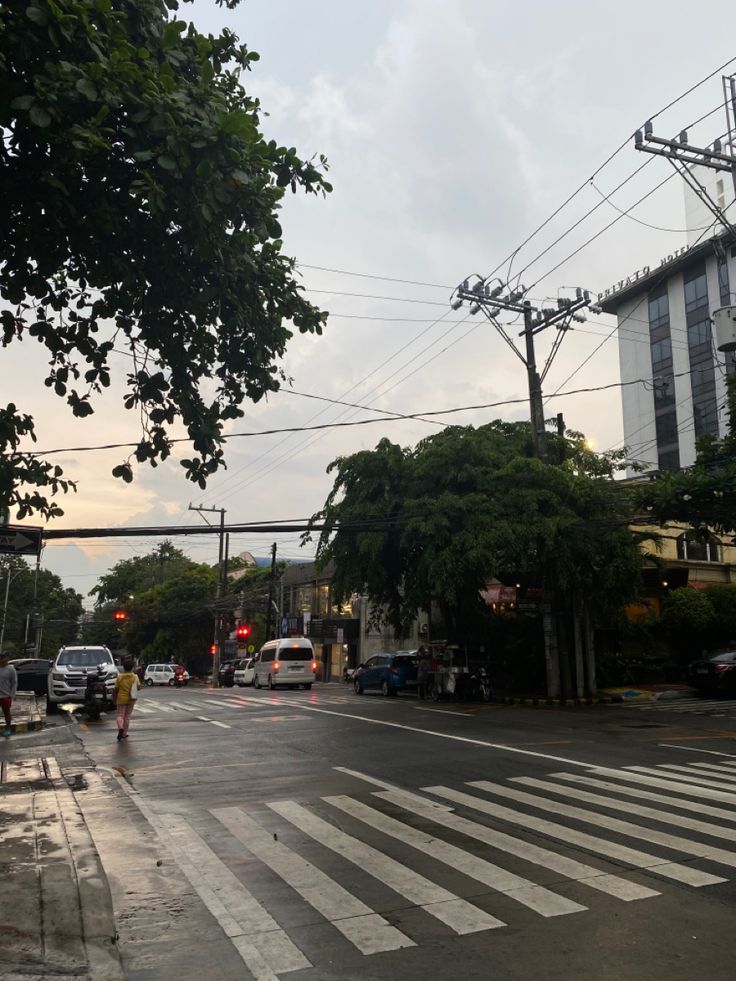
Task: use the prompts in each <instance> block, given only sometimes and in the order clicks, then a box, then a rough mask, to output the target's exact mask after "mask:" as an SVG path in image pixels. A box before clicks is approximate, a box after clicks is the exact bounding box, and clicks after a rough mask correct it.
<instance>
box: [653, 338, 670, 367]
mask: <svg viewBox="0 0 736 981" xmlns="http://www.w3.org/2000/svg"><path fill="white" fill-rule="evenodd" d="M671 360H672V341H671V340H670V338H669V337H665V338H664V340H661V341H655V342H654V343H653V344H652V365H653V366H656V365H658V364H662V362H663V361H671Z"/></svg>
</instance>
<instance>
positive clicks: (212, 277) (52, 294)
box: [0, 0, 331, 516]
mask: <svg viewBox="0 0 736 981" xmlns="http://www.w3.org/2000/svg"><path fill="white" fill-rule="evenodd" d="M178 10H179V2H178V0H29V2H28V3H8V4H3V5H2V18H1V19H0V129H1V130H2V134H3V139H2V141H0V227H2V230H3V233H2V242H1V243H0V298H1V299H2V301H3V306H4V309H2V311H0V339H1V342H2V345H3V346H7V345H9V344H11V343H13V342H14V341H19V340H26V341H27V340H29V339H31V338H32V339H35V340H36V341H38V342H39V343H40V344H42V345H44V347H45V348H46V349H47V351H48V353H49V371H48V374H47V377H46V379H45V384H46V385H47V386H48V387H50V388H51V389H52V390H53V391H54V392H55V393H56V394H57V395H58V396H59V397H60V398H62V399H65V400H66V402H67V404H68V405H69V407H70V409H71V411H72V412H73V413H74V415H75V416H78V417H85V416H88V415H90V414H91V413H92V412H93V403H94V398H95V395H97V394H98V393H100V392H101V391H102V390H103V389H105V388H107V387H108V386H109V385H110V381H111V365H110V356H111V354H112V352H113V351H116V352H117V351H122V352H123V353H126V354H128V355H129V356H130V370H129V371H128V374H127V385H128V389H127V394H126V396H125V407H126V408H128V409H131V410H134V412H135V418H136V419H137V420H138V421H139V425H140V438H139V440H138V443H137V446H136V448H135V451H134V453H133V454H132V455H131V457H128V458H127V459H125V460H123V461H122V462H120V463H119V464H118V465H117V466H116V467H115V468H114V470H113V474H114V475H115V476H117V477H120V478H122V479H123V480H125V481H130V480H132V479H133V467H132V462H131V461H133V458H134V460H135V461H137V462H140V463H143V462H146V461H148V462H149V463H150V464H151V465H153V466H155V465H156V463H157V462H158V461H161V460H164V459H165V458H166V457H167V456H168V455H169V451H170V442H169V439H170V429H171V427H172V425H173V424H174V423H175V422H179V421H180V422H182V423H183V424H184V426H185V428H186V431H187V433H188V436H189V437H190V438H191V440H192V443H193V447H194V455H192V456H191V457H190V458H189V459H186V460H183V461H182V464H183V466H184V468H185V470H186V475H187V477H188V478H189V479H190V480H192V481H194V482H196V483H198V484H199V485H200V486H202V487H204V486H205V483H206V479H207V477H208V476H209V475H210V474H212V473H213V472H214V471H215V470H217V468H218V467H219V466H220V465H221V464H222V463H223V451H222V428H223V424H225V423H226V422H227V421H228V420H232V419H235V418H237V417H240V416H242V415H243V409H242V408H241V405H242V403H243V401H244V400H246V399H251V400H254V401H257V400H259V399H260V398H262V397H263V396H264V395H265V394H267V393H268V392H272V391H275V390H277V389H278V387H279V383H280V380H281V379H282V377H283V376H282V374H281V371H280V369H279V368H278V367H277V361H278V359H279V358H280V357H281V356H282V355H283V354H284V351H285V348H286V345H287V342H288V340H289V338H290V337H291V336H292V332H293V330H298V331H301V332H313V333H318V334H319V333H321V331H322V327H323V324H324V322H325V319H326V315H325V314H323V313H321V312H320V311H319V310H318V309H316V308H315V307H314V306H312V305H311V304H310V303H309V302H307V300H306V299H305V298H304V295H303V292H302V291H301V289H300V288H299V286H298V285H297V282H296V280H295V277H294V261H293V260H292V259H290V258H288V257H287V256H285V255H284V253H283V245H282V241H281V226H280V224H279V221H278V211H279V207H280V202H281V200H282V197H283V195H284V193H285V191H286V190H287V189H289V188H291V190H292V191H294V192H296V191H297V190H298V189H300V188H301V189H303V190H304V191H307V192H312V193H325V192H327V191H329V190H330V189H331V188H330V185H329V184H328V183H327V182H326V180H325V178H324V170H325V167H326V164H325V161H324V158H320V159H319V160H318V161H317V162H313V161H309V160H307V161H305V160H302V159H301V158H300V157H299V155H298V154H297V151H296V150H295V149H294V148H287V147H283V146H278V145H277V144H276V143H275V142H274V141H272V140H271V141H268V140H266V138H265V137H264V136H263V134H262V132H261V121H260V116H261V109H260V105H259V103H258V101H257V100H256V99H253V98H251V97H250V96H248V94H247V93H246V91H245V89H244V88H243V85H242V81H241V79H242V75H243V73H245V72H246V71H249V70H250V69H251V66H252V65H253V63H254V62H255V61H256V60H257V59H258V55H257V54H256V53H255V52H253V51H249V50H248V49H247V47H245V46H243V45H241V44H240V43H239V42H238V39H237V37H236V36H235V35H234V34H233V33H232V32H231V31H229V30H224V31H223V33H222V34H221V35H219V36H211V35H210V36H205V35H203V34H201V33H199V32H198V31H197V30H196V29H195V28H194V26H193V25H192V24H188V23H187V22H185V21H184V20H181V19H178V18H177V12H178ZM20 437H28V438H33V439H35V434H34V431H33V421H32V419H31V418H30V417H29V416H23V415H19V414H18V413H17V412H16V409H15V406H12V405H9V406H8V407H7V409H5V410H3V411H2V414H0V454H2V455H3V456H5V454H11V456H10V462H7V460H5V461H4V462H3V466H2V468H1V469H0V507H2V506H12V507H14V508H15V507H17V508H18V509H19V514H20V515H21V516H24V515H26V514H28V513H31V512H33V511H40V512H41V513H42V514H45V515H47V516H53V515H54V514H58V513H59V510H60V509H59V508H58V505H54V504H51V503H49V501H48V500H47V498H46V496H45V495H46V493H50V494H51V495H53V494H54V493H55V492H56V491H58V490H59V489H62V490H66V489H68V487H69V486H70V485H69V483H68V482H66V483H64V482H62V475H61V472H60V471H59V469H58V468H56V467H53V466H52V467H48V466H47V465H46V464H45V463H42V462H40V461H39V460H38V459H37V458H35V457H32V456H29V455H28V454H19V453H18V452H17V449H18V440H19V438H20ZM24 484H25V485H29V486H30V487H32V488H35V490H33V491H32V492H31V493H30V494H24V493H23V492H22V490H21V488H22V486H23V485H24Z"/></svg>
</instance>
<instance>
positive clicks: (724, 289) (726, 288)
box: [718, 259, 731, 303]
mask: <svg viewBox="0 0 736 981" xmlns="http://www.w3.org/2000/svg"><path fill="white" fill-rule="evenodd" d="M718 289H719V292H720V294H721V303H729V302H730V301H731V284H730V282H729V279H728V262H727V261H726V260H725V259H723V260H722V261H721V262H719V263H718Z"/></svg>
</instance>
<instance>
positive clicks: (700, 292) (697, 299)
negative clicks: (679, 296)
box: [685, 271, 708, 313]
mask: <svg viewBox="0 0 736 981" xmlns="http://www.w3.org/2000/svg"><path fill="white" fill-rule="evenodd" d="M707 306H708V283H707V281H706V278H705V271H703V272H702V273H698V274H697V275H696V276H695V277H694V278H693V279H690V280H686V282H685V313H692V312H693V311H694V310H698V309H700V307H707Z"/></svg>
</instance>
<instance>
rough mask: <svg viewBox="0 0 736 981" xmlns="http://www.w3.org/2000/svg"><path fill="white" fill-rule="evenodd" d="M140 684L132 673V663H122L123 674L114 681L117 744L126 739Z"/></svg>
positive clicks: (136, 676)
mask: <svg viewBox="0 0 736 981" xmlns="http://www.w3.org/2000/svg"><path fill="white" fill-rule="evenodd" d="M139 687H140V682H139V681H138V675H137V674H135V673H134V672H133V662H132V661H124V662H123V673H122V674H119V675H118V676H117V678H116V679H115V705H116V706H117V710H118V711H117V722H118V742H120V740H121V739H127V738H128V726H129V725H130V717H131V715H132V714H133V709H134V708H135V703H136V699H137V698H138V690H139Z"/></svg>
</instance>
